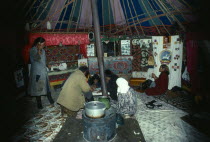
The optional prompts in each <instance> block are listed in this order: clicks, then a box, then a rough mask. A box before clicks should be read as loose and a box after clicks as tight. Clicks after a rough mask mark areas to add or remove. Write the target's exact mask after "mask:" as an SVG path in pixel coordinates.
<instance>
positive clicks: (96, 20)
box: [91, 0, 108, 96]
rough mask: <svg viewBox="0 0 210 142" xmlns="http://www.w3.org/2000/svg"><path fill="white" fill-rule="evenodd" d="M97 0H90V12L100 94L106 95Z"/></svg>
mask: <svg viewBox="0 0 210 142" xmlns="http://www.w3.org/2000/svg"><path fill="white" fill-rule="evenodd" d="M96 2H97V0H91V5H92V14H93V23H94V32H95V39H96V40H95V42H96V44H95V45H96V50H97V58H98V67H99V72H100V76H101V85H102V95H103V96H107V95H108V94H107V89H106V82H105V75H104V58H103V50H102V49H103V48H102V43H101V38H100V36H101V33H100V25H99V17H98V9H97V4H96Z"/></svg>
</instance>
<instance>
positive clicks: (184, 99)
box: [154, 91, 194, 112]
mask: <svg viewBox="0 0 210 142" xmlns="http://www.w3.org/2000/svg"><path fill="white" fill-rule="evenodd" d="M154 97H155V98H157V99H159V100H161V101H164V102H166V103H168V104H170V105H173V106H175V107H176V108H178V109H181V110H183V111H186V112H190V111H191V110H192V108H193V103H194V99H193V96H191V95H190V94H189V93H187V92H186V91H177V92H172V91H167V92H166V93H165V94H163V95H160V96H154Z"/></svg>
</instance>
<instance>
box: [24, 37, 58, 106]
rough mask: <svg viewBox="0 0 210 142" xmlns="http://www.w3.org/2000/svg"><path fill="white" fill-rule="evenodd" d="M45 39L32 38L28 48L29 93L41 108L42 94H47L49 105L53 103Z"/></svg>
mask: <svg viewBox="0 0 210 142" xmlns="http://www.w3.org/2000/svg"><path fill="white" fill-rule="evenodd" d="M44 47H45V39H44V38H42V37H38V38H36V39H35V40H34V44H33V47H32V48H31V49H30V61H31V69H30V78H29V88H28V89H29V90H28V92H29V94H31V96H35V97H36V101H37V107H38V108H39V109H42V108H43V106H42V100H41V96H42V95H47V98H48V100H49V102H50V104H51V105H53V104H54V100H53V99H52V96H51V91H50V85H49V78H48V74H47V67H46V55H45V50H44V49H43V48H44Z"/></svg>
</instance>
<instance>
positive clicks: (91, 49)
mask: <svg viewBox="0 0 210 142" xmlns="http://www.w3.org/2000/svg"><path fill="white" fill-rule="evenodd" d="M87 56H89V57H90V56H95V48H94V44H89V45H87Z"/></svg>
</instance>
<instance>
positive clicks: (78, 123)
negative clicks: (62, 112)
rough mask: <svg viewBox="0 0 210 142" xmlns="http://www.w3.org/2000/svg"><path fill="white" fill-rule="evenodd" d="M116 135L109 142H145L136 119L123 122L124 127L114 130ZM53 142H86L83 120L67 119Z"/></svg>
mask: <svg viewBox="0 0 210 142" xmlns="http://www.w3.org/2000/svg"><path fill="white" fill-rule="evenodd" d="M116 133H117V135H116V136H115V138H114V139H113V140H112V141H110V142H145V139H144V136H143V134H142V132H141V129H140V127H139V123H138V121H137V120H136V119H133V118H128V119H125V120H124V125H123V126H119V127H118V128H117V129H116ZM53 142H86V140H85V139H84V138H83V120H82V119H76V118H72V117H68V118H67V119H66V122H65V123H64V125H63V127H62V128H61V130H60V132H59V133H58V134H57V135H56V137H55V139H54V140H53Z"/></svg>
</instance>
